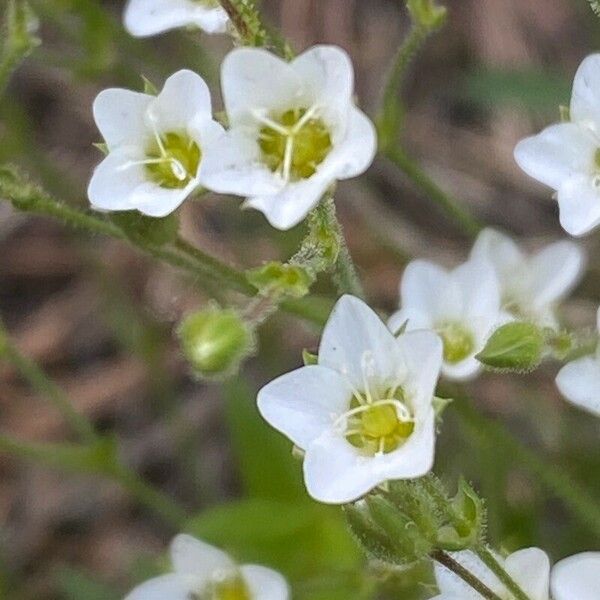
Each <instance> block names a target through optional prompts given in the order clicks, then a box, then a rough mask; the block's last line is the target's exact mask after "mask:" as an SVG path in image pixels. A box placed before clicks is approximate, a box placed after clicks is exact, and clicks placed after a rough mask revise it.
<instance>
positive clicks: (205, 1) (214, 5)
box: [124, 0, 229, 37]
mask: <svg viewBox="0 0 600 600" xmlns="http://www.w3.org/2000/svg"><path fill="white" fill-rule="evenodd" d="M124 21H125V28H126V29H127V31H129V33H130V34H131V35H134V36H137V37H146V36H149V35H156V34H157V33H163V32H164V31H168V30H169V29H175V28H177V27H199V28H200V29H202V30H203V31H206V32H207V33H225V31H227V23H228V22H229V17H228V16H227V13H226V12H225V10H224V9H223V8H222V7H221V5H220V4H219V2H218V0H129V2H128V3H127V6H126V8H125V17H124Z"/></svg>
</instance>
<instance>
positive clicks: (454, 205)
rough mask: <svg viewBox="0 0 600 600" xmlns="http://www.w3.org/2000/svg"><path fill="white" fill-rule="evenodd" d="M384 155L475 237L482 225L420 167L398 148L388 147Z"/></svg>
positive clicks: (459, 225) (464, 230) (464, 231)
mask: <svg viewBox="0 0 600 600" xmlns="http://www.w3.org/2000/svg"><path fill="white" fill-rule="evenodd" d="M384 155H385V156H386V157H387V158H388V159H389V160H390V161H391V162H392V163H393V164H394V165H396V166H397V167H398V168H399V169H400V170H401V171H402V172H403V173H404V174H405V175H406V176H407V177H408V178H409V179H410V180H411V181H412V183H413V184H414V185H416V186H417V187H418V188H420V189H421V190H423V192H425V194H426V195H427V196H428V197H429V198H430V199H431V200H433V201H434V202H435V203H436V204H437V205H438V206H439V207H440V208H441V209H442V210H443V211H444V212H445V213H446V215H447V216H448V217H450V218H451V219H452V220H453V221H454V223H456V225H458V227H459V228H460V229H461V230H462V232H463V233H464V234H465V235H467V236H469V237H475V236H476V235H477V234H478V233H479V232H480V231H481V229H482V228H483V225H482V224H481V223H480V222H479V221H478V220H477V219H475V217H473V216H472V215H471V214H470V213H469V212H468V211H467V210H465V209H464V208H463V207H462V206H460V204H459V202H458V201H457V200H456V199H455V198H453V197H452V196H450V194H448V193H447V192H445V191H444V190H443V189H442V188H441V187H440V186H439V185H438V184H437V183H436V182H435V181H434V180H433V179H432V178H431V177H430V176H429V175H428V174H427V173H425V171H423V169H421V167H420V166H419V165H418V164H417V163H416V162H415V161H414V160H413V159H412V158H410V157H409V156H408V155H407V154H406V153H405V152H404V150H402V149H400V148H397V147H396V148H389V149H387V150H386V151H385V152H384Z"/></svg>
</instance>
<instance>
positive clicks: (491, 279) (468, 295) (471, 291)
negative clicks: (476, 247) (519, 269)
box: [451, 259, 500, 334]
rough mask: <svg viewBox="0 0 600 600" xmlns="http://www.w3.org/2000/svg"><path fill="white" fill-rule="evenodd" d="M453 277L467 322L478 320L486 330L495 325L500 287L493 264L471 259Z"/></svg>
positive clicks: (457, 269) (479, 324)
mask: <svg viewBox="0 0 600 600" xmlns="http://www.w3.org/2000/svg"><path fill="white" fill-rule="evenodd" d="M451 277H452V279H453V280H454V281H455V282H456V283H457V285H458V288H459V290H460V293H461V297H462V305H463V316H464V317H466V320H467V322H468V321H469V320H470V321H473V318H476V319H477V321H476V323H477V325H478V326H484V327H486V329H487V327H489V326H490V325H492V324H493V323H495V322H496V321H497V319H498V313H499V311H500V285H499V282H498V276H497V275H496V271H495V269H494V267H493V266H492V264H491V263H490V262H488V261H486V260H479V259H471V260H468V261H467V262H465V263H463V264H462V265H460V266H459V267H457V268H456V269H454V271H452V273H451ZM485 317H489V318H487V319H486V318H485ZM485 333H486V334H487V331H485Z"/></svg>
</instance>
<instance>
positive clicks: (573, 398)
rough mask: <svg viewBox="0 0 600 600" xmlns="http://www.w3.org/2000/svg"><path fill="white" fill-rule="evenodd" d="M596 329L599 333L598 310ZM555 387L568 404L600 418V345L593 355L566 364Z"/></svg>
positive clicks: (599, 315) (558, 376)
mask: <svg viewBox="0 0 600 600" xmlns="http://www.w3.org/2000/svg"><path fill="white" fill-rule="evenodd" d="M597 328H598V333H600V309H599V310H598V315H597ZM556 385H557V386H558V389H559V391H560V393H561V394H562V395H563V396H564V397H565V398H566V399H567V400H568V401H569V402H572V403H573V404H575V405H576V406H579V407H580V408H583V409H584V410H587V411H588V412H591V413H592V414H594V415H596V416H598V417H600V345H599V346H598V348H597V350H596V352H595V354H592V355H590V356H584V357H582V358H579V359H577V360H574V361H572V362H570V363H568V364H566V365H565V366H564V367H563V368H562V369H561V370H560V371H559V372H558V375H557V376H556Z"/></svg>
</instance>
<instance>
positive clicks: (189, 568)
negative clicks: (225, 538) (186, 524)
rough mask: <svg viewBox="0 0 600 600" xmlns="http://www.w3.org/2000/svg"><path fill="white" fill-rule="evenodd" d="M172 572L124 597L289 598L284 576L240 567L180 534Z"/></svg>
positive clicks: (173, 546) (254, 567) (173, 551)
mask: <svg viewBox="0 0 600 600" xmlns="http://www.w3.org/2000/svg"><path fill="white" fill-rule="evenodd" d="M170 554H171V562H172V565H173V572H172V573H169V574H167V575H162V576H160V577H155V578H154V579H150V580H149V581H147V582H146V583H143V584H142V585H140V586H138V587H136V588H135V589H134V590H133V591H132V592H130V593H129V595H128V596H127V597H126V599H125V600H190V599H192V598H199V599H200V598H207V599H208V598H210V600H230V599H233V598H236V599H238V600H289V598H290V591H289V587H288V584H287V583H286V581H285V579H284V578H283V577H282V576H281V575H280V574H279V573H277V572H275V571H272V570H271V569H267V568H266V567H260V566H258V565H242V566H239V565H237V564H236V563H235V562H233V561H232V560H231V558H230V557H229V556H228V555H227V554H225V552H222V551H221V550H219V549H218V548H214V547H213V546H209V545H208V544H206V543H204V542H201V541H199V540H197V539H195V538H193V537H191V536H189V535H178V536H177V537H176V538H175V539H174V540H173V542H172V543H171V548H170Z"/></svg>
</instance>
